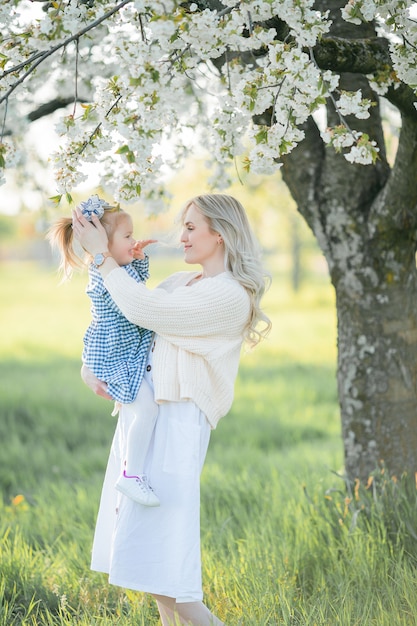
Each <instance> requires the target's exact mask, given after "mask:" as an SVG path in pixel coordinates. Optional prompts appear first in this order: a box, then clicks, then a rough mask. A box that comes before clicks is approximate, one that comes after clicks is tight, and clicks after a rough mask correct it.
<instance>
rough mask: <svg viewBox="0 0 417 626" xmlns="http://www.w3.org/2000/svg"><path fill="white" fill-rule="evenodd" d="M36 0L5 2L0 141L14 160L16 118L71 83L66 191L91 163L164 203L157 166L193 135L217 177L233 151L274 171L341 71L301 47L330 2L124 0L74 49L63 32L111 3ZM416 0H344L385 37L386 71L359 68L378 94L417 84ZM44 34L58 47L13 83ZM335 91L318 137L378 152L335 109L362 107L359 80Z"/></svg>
mask: <svg viewBox="0 0 417 626" xmlns="http://www.w3.org/2000/svg"><path fill="white" fill-rule="evenodd" d="M31 4H32V3H30V2H29V0H9V2H7V3H6V4H4V3H3V4H1V6H0V25H1V27H2V36H3V40H4V42H9V41H10V42H12V44H13V45H8V44H7V43H6V45H3V48H2V55H4V56H2V57H0V61H1V63H2V66H1V70H0V71H3V72H4V75H3V76H2V77H1V74H0V98H1V97H2V96H4V95H5V94H6V93H7V92H8V91H10V90H11V91H12V93H11V95H9V102H8V110H7V116H6V125H7V129H11V130H13V132H14V133H15V136H14V140H13V141H14V143H13V145H15V148H13V149H12V148H11V147H7V149H6V148H4V150H3V152H2V158H4V159H5V161H6V165H7V167H11V166H13V165H15V164H16V162H17V161H16V159H18V157H17V155H18V154H19V151H18V149H17V144H18V140H19V132H15V130H16V129H19V130H20V135H21V136H23V135H24V132H25V125H24V124H23V123H22V121H21V120H22V118H25V116H26V115H27V114H28V113H29V112H30V111H31V110H32V109H34V108H36V107H37V106H38V104H39V102H42V101H44V99H45V98H49V97H51V98H52V99H53V98H54V97H60V96H62V95H63V96H68V94H74V85H75V83H76V85H77V93H78V96H79V97H80V98H81V99H82V101H83V102H82V104H80V103H77V104H74V105H72V106H70V107H68V109H67V110H63V111H62V114H61V118H60V121H59V122H58V123H57V125H56V131H57V133H58V134H59V135H60V136H61V139H62V141H61V142H60V149H59V150H58V151H57V154H55V155H53V160H54V162H55V167H56V179H57V185H58V188H59V190H61V191H71V189H72V188H73V187H74V186H76V185H78V184H79V183H80V182H81V181H82V180H83V179H84V178H85V176H86V174H85V168H84V164H85V163H93V162H96V163H98V164H100V170H101V171H102V174H101V176H102V184H103V185H105V186H106V188H108V189H109V190H111V192H112V193H113V194H115V195H116V196H118V197H120V198H123V199H125V200H133V199H134V198H135V197H137V195H139V194H145V195H146V196H147V197H149V198H151V203H152V205H153V206H156V205H159V204H160V203H161V197H163V194H162V193H161V189H162V187H161V184H162V183H161V176H160V173H161V172H163V171H165V169H166V168H167V167H175V166H177V165H179V164H180V163H181V162H182V160H183V159H184V158H185V156H186V154H187V153H188V151H189V150H190V149H192V142H191V143H190V139H189V137H190V136H191V135H192V136H193V138H195V137H196V136H197V135H198V136H200V137H201V141H202V142H203V143H204V145H205V147H206V148H207V150H208V151H209V152H210V154H211V156H212V159H213V160H214V161H215V162H216V164H217V166H218V168H217V172H216V176H215V177H216V180H217V183H216V184H218V185H224V184H226V181H227V174H225V172H227V165H228V164H229V163H230V161H231V160H233V159H235V160H238V159H240V160H243V162H244V163H245V164H246V166H247V167H249V168H250V169H251V170H253V171H256V172H264V173H270V172H273V171H276V169H277V167H279V163H280V158H281V157H282V156H283V155H285V154H287V153H288V152H290V151H291V150H292V149H293V148H294V147H295V146H296V145H298V143H300V141H302V139H303V133H302V132H301V130H300V125H301V124H303V123H304V122H305V121H306V120H307V119H308V118H309V116H310V115H312V114H314V113H315V112H316V111H317V110H318V109H319V108H320V107H322V106H323V104H324V102H325V100H326V99H327V98H329V97H330V94H335V93H337V91H338V89H339V75H338V74H337V73H335V72H331V71H329V70H326V71H322V70H320V69H319V68H318V67H317V65H316V64H315V61H314V58H313V55H312V54H311V53H310V52H309V48H310V49H311V48H313V47H314V46H315V45H316V43H317V41H318V40H319V39H320V38H321V37H322V36H324V35H326V33H328V31H329V28H330V20H329V15H328V13H327V12H326V11H323V12H320V11H318V10H316V8H315V3H314V0H299V1H297V2H294V1H293V0H248V1H245V2H236V0H223V1H222V5H223V6H224V7H225V8H227V9H228V10H227V11H217V10H210V9H208V8H206V9H205V10H201V11H200V10H199V8H198V5H197V3H191V4H189V5H188V7H186V6H183V5H182V4H181V3H179V2H177V1H176V0H153V1H152V2H150V0H133V1H132V2H130V3H128V4H127V5H126V6H125V7H124V8H123V9H121V10H119V11H117V12H116V13H114V14H113V15H112V17H109V18H107V19H106V20H104V21H103V23H101V24H100V25H96V27H95V28H92V29H91V30H89V31H88V32H87V33H86V34H84V35H83V36H82V37H80V38H79V40H78V58H76V54H77V52H76V51H77V47H76V45H75V43H74V42H73V41H72V42H71V43H69V42H68V39H69V38H70V37H72V36H73V35H74V34H76V33H78V32H80V30H81V29H83V28H85V27H86V26H88V25H89V24H92V23H93V22H94V21H95V20H96V21H97V20H99V19H100V18H101V17H102V16H103V15H105V13H106V12H107V11H109V10H110V9H112V8H114V6H115V5H114V3H111V2H110V1H109V0H103V2H95V3H92V4H91V5H90V4H84V3H77V2H67V1H63V2H60V3H50V5H48V10H47V11H42V10H40V11H39V12H38V14H37V16H36V18H29V17H28V15H29V14H28V12H27V9H28V7H29V6H31ZM412 4H413V3H412V2H411V0H389V1H388V2H384V1H383V0H349V2H348V3H347V4H346V5H345V7H344V8H343V9H342V15H343V17H344V18H345V19H346V20H348V21H350V22H353V23H355V24H360V23H361V22H363V21H365V22H366V21H375V22H376V23H377V24H378V28H379V29H380V31H381V33H382V34H381V36H385V37H386V38H388V40H389V41H390V44H389V45H390V50H389V53H390V55H391V59H392V66H393V71H391V70H392V68H389V69H390V71H385V72H380V73H379V74H375V75H372V76H369V77H368V80H369V82H370V85H371V87H372V89H373V90H374V91H375V92H376V93H378V94H383V93H386V90H387V89H388V88H389V87H395V86H396V85H398V84H399V81H403V82H404V83H405V84H406V85H408V86H410V87H411V88H412V89H414V90H415V91H416V93H417V24H416V21H415V19H412V18H411V17H410V7H411V6H412ZM273 16H276V17H278V19H280V20H282V22H284V23H285V24H286V25H287V26H288V29H289V37H288V39H287V40H286V41H278V40H277V39H276V36H277V33H276V30H275V28H272V27H271V26H266V25H265V22H266V21H267V20H269V19H270V18H272V17H273ZM22 33H24V37H22V36H21V35H22ZM52 46H61V47H59V50H58V51H57V52H56V53H55V54H52V55H49V56H45V61H44V62H43V63H40V64H39V65H38V66H37V68H36V71H33V72H29V74H28V76H27V78H26V79H25V80H22V84H20V85H17V81H18V80H19V79H20V77H21V76H23V72H24V71H26V70H27V64H28V63H29V61H28V60H29V59H31V58H32V57H34V56H36V57H37V55H40V54H43V53H47V52H48V51H49V50H50V49H51V47H52ZM220 65H221V66H222V67H221V70H220V69H219V66H220ZM16 68H18V69H16ZM12 70H13V71H12ZM15 87H16V88H15ZM45 94H46V96H45ZM332 97H334V96H332ZM335 104H336V108H337V113H338V114H339V116H340V119H341V124H340V125H339V126H335V127H333V128H329V129H326V130H325V131H324V132H323V133H322V139H323V141H324V142H325V143H326V144H328V146H329V149H333V150H336V151H339V152H342V153H343V154H344V156H345V158H346V159H347V160H349V161H351V162H356V163H363V164H366V163H371V162H374V160H375V158H376V157H377V153H378V148H377V146H376V144H375V142H374V140H373V138H372V137H367V136H365V135H362V134H360V133H357V132H356V131H355V130H354V129H352V130H351V129H350V128H348V127H347V125H346V123H345V122H344V117H346V116H350V115H353V116H356V117H357V118H360V119H366V118H367V117H368V116H369V109H370V107H371V106H372V103H371V102H370V101H369V100H368V99H364V98H363V97H362V93H361V91H360V90H359V91H356V92H351V93H348V92H343V91H340V93H339V94H338V96H336V101H335ZM0 115H1V116H2V117H1V119H3V117H4V115H5V110H4V108H3V109H2V108H1V105H0ZM254 116H255V121H256V123H254V121H253V119H254ZM202 120H203V124H201V121H202ZM19 127H20V128H19ZM184 128H185V129H187V132H183V130H182V129H184ZM187 137H188V138H187ZM7 145H8V146H11V145H12V143H11V142H8V144H7ZM167 145H169V147H170V149H169V150H166V149H165V147H166V146H167ZM20 154H21V152H20Z"/></svg>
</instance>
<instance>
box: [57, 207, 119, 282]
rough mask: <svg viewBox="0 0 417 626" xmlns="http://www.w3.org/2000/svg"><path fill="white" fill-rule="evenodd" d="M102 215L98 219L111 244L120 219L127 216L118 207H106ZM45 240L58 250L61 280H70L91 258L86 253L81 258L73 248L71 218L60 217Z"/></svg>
mask: <svg viewBox="0 0 417 626" xmlns="http://www.w3.org/2000/svg"><path fill="white" fill-rule="evenodd" d="M103 208H104V214H103V216H102V217H101V218H100V222H101V223H102V224H103V227H104V229H105V231H106V233H107V236H108V238H109V243H111V240H112V237H113V234H114V232H115V230H116V228H117V227H118V225H119V222H120V219H121V218H122V217H124V216H125V215H128V213H126V212H125V211H123V209H121V208H120V207H119V206H110V205H106V206H105V207H103ZM46 239H47V240H48V241H49V243H50V244H51V247H52V248H53V249H55V250H58V253H59V256H60V264H59V271H60V272H62V275H63V280H66V279H68V278H71V276H72V273H73V270H74V269H76V268H82V267H85V265H86V263H89V262H91V260H92V257H91V255H89V254H88V253H86V255H85V256H84V258H82V257H81V256H80V255H79V254H78V252H77V251H76V248H75V247H74V243H75V242H74V233H73V230H72V218H71V217H61V218H59V219H58V220H57V221H56V222H55V223H54V224H52V226H51V227H50V228H49V230H48V232H47V233H46Z"/></svg>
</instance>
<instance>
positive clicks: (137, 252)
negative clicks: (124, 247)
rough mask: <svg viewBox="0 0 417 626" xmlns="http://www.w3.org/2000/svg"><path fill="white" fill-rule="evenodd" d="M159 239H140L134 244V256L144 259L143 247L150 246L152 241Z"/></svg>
mask: <svg viewBox="0 0 417 626" xmlns="http://www.w3.org/2000/svg"><path fill="white" fill-rule="evenodd" d="M157 241H158V240H157V239H140V240H139V241H137V242H136V243H135V245H134V246H133V257H134V258H135V259H144V258H145V253H144V252H143V248H145V247H146V246H149V244H150V243H156V242H157Z"/></svg>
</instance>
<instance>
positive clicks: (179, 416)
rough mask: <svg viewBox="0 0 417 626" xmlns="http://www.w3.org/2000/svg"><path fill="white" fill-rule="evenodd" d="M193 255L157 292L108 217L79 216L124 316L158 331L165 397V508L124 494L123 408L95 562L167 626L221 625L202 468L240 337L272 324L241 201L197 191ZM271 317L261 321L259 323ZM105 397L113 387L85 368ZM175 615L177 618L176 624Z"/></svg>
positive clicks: (79, 232) (188, 223)
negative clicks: (206, 540)
mask: <svg viewBox="0 0 417 626" xmlns="http://www.w3.org/2000/svg"><path fill="white" fill-rule="evenodd" d="M182 224H183V227H182V235H181V242H182V244H183V245H184V255H185V261H186V262H187V263H192V264H199V265H201V271H199V272H179V273H176V274H174V275H173V276H171V277H169V278H168V279H167V280H165V281H164V282H163V283H162V284H161V285H160V286H159V287H158V288H157V289H154V290H149V289H148V288H146V287H145V286H144V285H143V284H138V283H136V282H135V281H134V280H132V279H131V278H130V277H129V276H128V275H127V274H126V272H124V271H123V270H122V269H121V268H119V267H118V265H117V263H116V262H115V261H114V259H112V258H111V257H110V256H108V241H107V235H106V232H105V230H104V229H103V228H102V226H101V224H100V222H99V220H93V224H92V223H90V222H88V221H87V220H86V219H85V218H84V217H83V216H82V214H81V212H80V211H79V210H77V211H76V212H75V213H74V225H73V227H74V234H75V236H76V238H77V239H78V240H79V241H80V243H81V244H82V246H83V247H84V248H85V249H86V250H87V251H88V252H89V253H90V254H92V255H93V256H95V255H96V256H97V259H98V265H99V269H100V273H101V274H102V276H103V278H104V280H105V285H106V288H107V290H108V291H109V293H110V294H111V296H112V298H113V299H114V301H115V302H116V304H117V305H118V307H119V308H120V309H121V311H122V312H123V314H124V315H125V316H126V318H127V319H128V320H129V321H131V322H133V323H134V324H137V325H139V326H142V327H145V328H149V329H151V330H153V331H154V332H155V341H154V343H153V346H152V349H151V351H150V357H149V364H148V366H147V373H146V377H147V380H148V382H149V383H150V384H151V385H152V386H153V389H154V394H155V401H156V402H157V403H158V405H159V411H158V417H157V421H156V426H155V431H154V438H153V441H152V443H151V447H150V451H149V454H148V457H147V461H146V464H147V468H146V473H147V475H149V476H150V477H151V481H152V486H153V487H154V488H155V490H156V492H157V493H158V496H159V499H160V501H161V506H160V507H158V508H149V507H148V508H145V507H142V506H140V505H138V504H136V503H134V502H132V501H131V500H129V499H128V498H124V497H123V496H120V495H118V494H117V493H116V492H115V490H114V488H113V485H114V476H115V475H116V474H117V473H118V472H119V471H120V463H121V459H123V454H124V447H125V437H126V433H127V431H128V429H129V423H130V419H131V416H130V415H129V411H128V408H126V407H123V410H122V412H121V415H120V417H119V423H118V426H117V429H116V433H115V437H114V440H113V445H112V450H111V454H110V459H109V464H108V468H107V472H106V478H105V481H104V486H103V493H102V499H101V503H100V511H99V515H98V520H97V527H96V533H95V539H94V546H93V559H92V568H93V569H96V570H98V571H103V572H108V573H109V582H110V583H112V584H116V585H120V586H122V587H126V588H129V589H136V590H140V591H144V592H149V593H151V594H152V595H153V596H154V597H155V599H156V602H157V605H158V609H159V613H160V617H161V621H162V624H163V625H164V626H168V624H174V623H180V624H193V625H195V626H221V624H222V622H221V621H220V620H219V619H218V618H217V617H215V616H214V615H213V614H212V613H211V612H210V611H209V609H208V608H207V607H206V606H205V605H204V604H203V602H202V599H203V594H202V586H201V560H200V519H199V514H200V513H199V511H200V472H201V469H202V466H203V463H204V459H205V455H206V451H207V447H208V443H209V438H210V430H211V429H212V428H215V427H216V425H217V423H218V421H219V419H220V418H221V417H223V416H224V415H225V414H226V413H227V412H228V411H229V409H230V406H231V404H232V400H233V389H234V382H235V378H236V374H237V369H238V362H239V354H240V349H241V346H242V343H243V341H244V340H246V341H247V342H248V343H249V344H250V345H255V344H256V343H257V342H258V341H259V340H260V338H261V337H262V336H263V335H265V334H266V333H267V331H268V330H269V326H270V322H269V320H268V318H267V317H266V316H265V315H264V314H263V313H262V311H261V309H260V300H261V297H262V295H263V293H264V291H265V272H264V270H263V267H262V264H261V262H260V253H259V248H258V245H257V242H256V240H255V238H254V236H253V233H252V231H251V228H250V226H249V222H248V219H247V216H246V214H245V211H244V209H243V207H242V205H241V204H240V203H239V202H238V201H237V200H235V199H234V198H232V197H230V196H227V195H223V194H211V195H202V196H197V197H195V198H193V199H192V200H190V201H189V202H188V203H187V204H186V206H185V209H184V211H183V214H182ZM259 322H264V329H263V330H261V331H259V330H258V329H257V325H258V323H259ZM83 378H84V380H85V382H87V384H89V385H90V387H92V388H93V389H94V390H95V392H96V393H98V394H99V395H103V396H106V387H105V385H104V384H102V383H100V381H98V380H97V379H95V378H94V377H93V376H92V375H91V373H90V372H88V371H86V370H84V372H83ZM175 620H177V621H175Z"/></svg>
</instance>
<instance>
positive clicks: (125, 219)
mask: <svg viewBox="0 0 417 626" xmlns="http://www.w3.org/2000/svg"><path fill="white" fill-rule="evenodd" d="M135 243H136V240H135V239H134V238H133V222H132V218H131V217H130V215H127V214H126V215H122V216H121V217H119V221H118V224H117V227H116V229H115V230H114V231H113V235H112V237H111V240H110V241H109V252H110V254H111V255H112V257H113V258H114V259H115V261H116V262H117V263H118V264H119V265H128V264H129V263H131V262H132V261H133V258H134V257H133V247H134V245H135Z"/></svg>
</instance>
